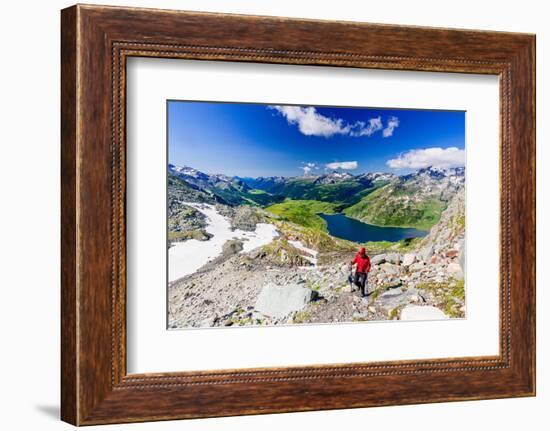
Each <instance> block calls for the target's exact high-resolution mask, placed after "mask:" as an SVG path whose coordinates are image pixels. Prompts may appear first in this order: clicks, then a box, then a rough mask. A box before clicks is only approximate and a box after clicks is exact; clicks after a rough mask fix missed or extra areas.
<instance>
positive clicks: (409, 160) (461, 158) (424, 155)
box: [386, 147, 465, 169]
mask: <svg viewBox="0 0 550 431" xmlns="http://www.w3.org/2000/svg"><path fill="white" fill-rule="evenodd" d="M464 162H465V152H464V150H461V149H459V148H457V147H449V148H440V147H433V148H424V149H421V150H411V151H407V152H406V153H403V154H400V155H399V156H398V157H397V158H395V159H391V160H388V161H387V162H386V164H387V165H388V166H389V167H390V168H392V169H421V168H427V167H429V166H433V167H435V168H443V169H446V168H455V167H459V166H464Z"/></svg>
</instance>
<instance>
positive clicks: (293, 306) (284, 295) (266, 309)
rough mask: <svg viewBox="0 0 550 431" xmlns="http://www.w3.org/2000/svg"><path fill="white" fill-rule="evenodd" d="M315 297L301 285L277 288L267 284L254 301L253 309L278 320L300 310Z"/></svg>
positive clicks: (312, 292) (274, 285)
mask: <svg viewBox="0 0 550 431" xmlns="http://www.w3.org/2000/svg"><path fill="white" fill-rule="evenodd" d="M315 296H316V292H314V291H313V290H311V289H308V288H306V287H303V285H299V284H287V285H284V286H279V285H276V284H274V283H269V284H266V285H265V286H264V287H263V288H262V291H261V292H260V295H259V296H258V299H257V300H256V305H255V309H256V310H257V311H259V312H260V313H262V314H263V315H265V316H271V317H274V318H277V319H280V318H283V317H285V316H287V315H289V314H290V313H292V312H293V311H298V310H301V309H302V308H304V307H305V306H306V305H307V304H308V303H309V302H310V301H312V300H313V299H315Z"/></svg>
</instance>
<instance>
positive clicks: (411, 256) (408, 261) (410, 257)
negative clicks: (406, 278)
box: [402, 253, 416, 268]
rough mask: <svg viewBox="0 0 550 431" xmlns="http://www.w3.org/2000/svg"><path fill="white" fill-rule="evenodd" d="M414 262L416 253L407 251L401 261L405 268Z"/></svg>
mask: <svg viewBox="0 0 550 431" xmlns="http://www.w3.org/2000/svg"><path fill="white" fill-rule="evenodd" d="M415 262H416V254H414V253H407V254H406V255H405V256H403V263H402V265H403V266H404V267H405V268H407V267H409V266H411V265H412V264H413V263H415Z"/></svg>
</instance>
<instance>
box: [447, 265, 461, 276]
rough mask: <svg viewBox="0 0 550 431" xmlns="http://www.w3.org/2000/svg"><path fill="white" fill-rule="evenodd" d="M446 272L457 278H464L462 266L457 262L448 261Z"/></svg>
mask: <svg viewBox="0 0 550 431" xmlns="http://www.w3.org/2000/svg"><path fill="white" fill-rule="evenodd" d="M447 273H449V275H451V276H453V277H454V278H456V279H457V280H463V279H464V272H462V267H461V266H460V264H458V263H450V264H449V265H448V266H447Z"/></svg>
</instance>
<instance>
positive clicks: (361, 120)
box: [168, 101, 465, 177]
mask: <svg viewBox="0 0 550 431" xmlns="http://www.w3.org/2000/svg"><path fill="white" fill-rule="evenodd" d="M464 144H465V113H464V112H462V111H430V110H406V109H376V108H343V107H319V106H315V107H314V106H295V105H265V104H244V103H219V102H188V101H169V102H168V159H169V162H170V163H173V164H176V165H180V166H191V167H193V168H196V169H198V170H200V171H203V172H206V173H209V174H213V173H222V174H226V175H237V176H241V177H258V176H275V175H281V176H299V175H304V174H309V175H317V174H322V173H325V172H329V171H332V170H339V171H347V172H350V173H352V174H359V173H363V172H379V171H383V172H394V173H398V174H403V173H408V172H412V171H415V170H418V169H420V168H422V167H426V166H438V167H442V168H446V167H454V166H464Z"/></svg>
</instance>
